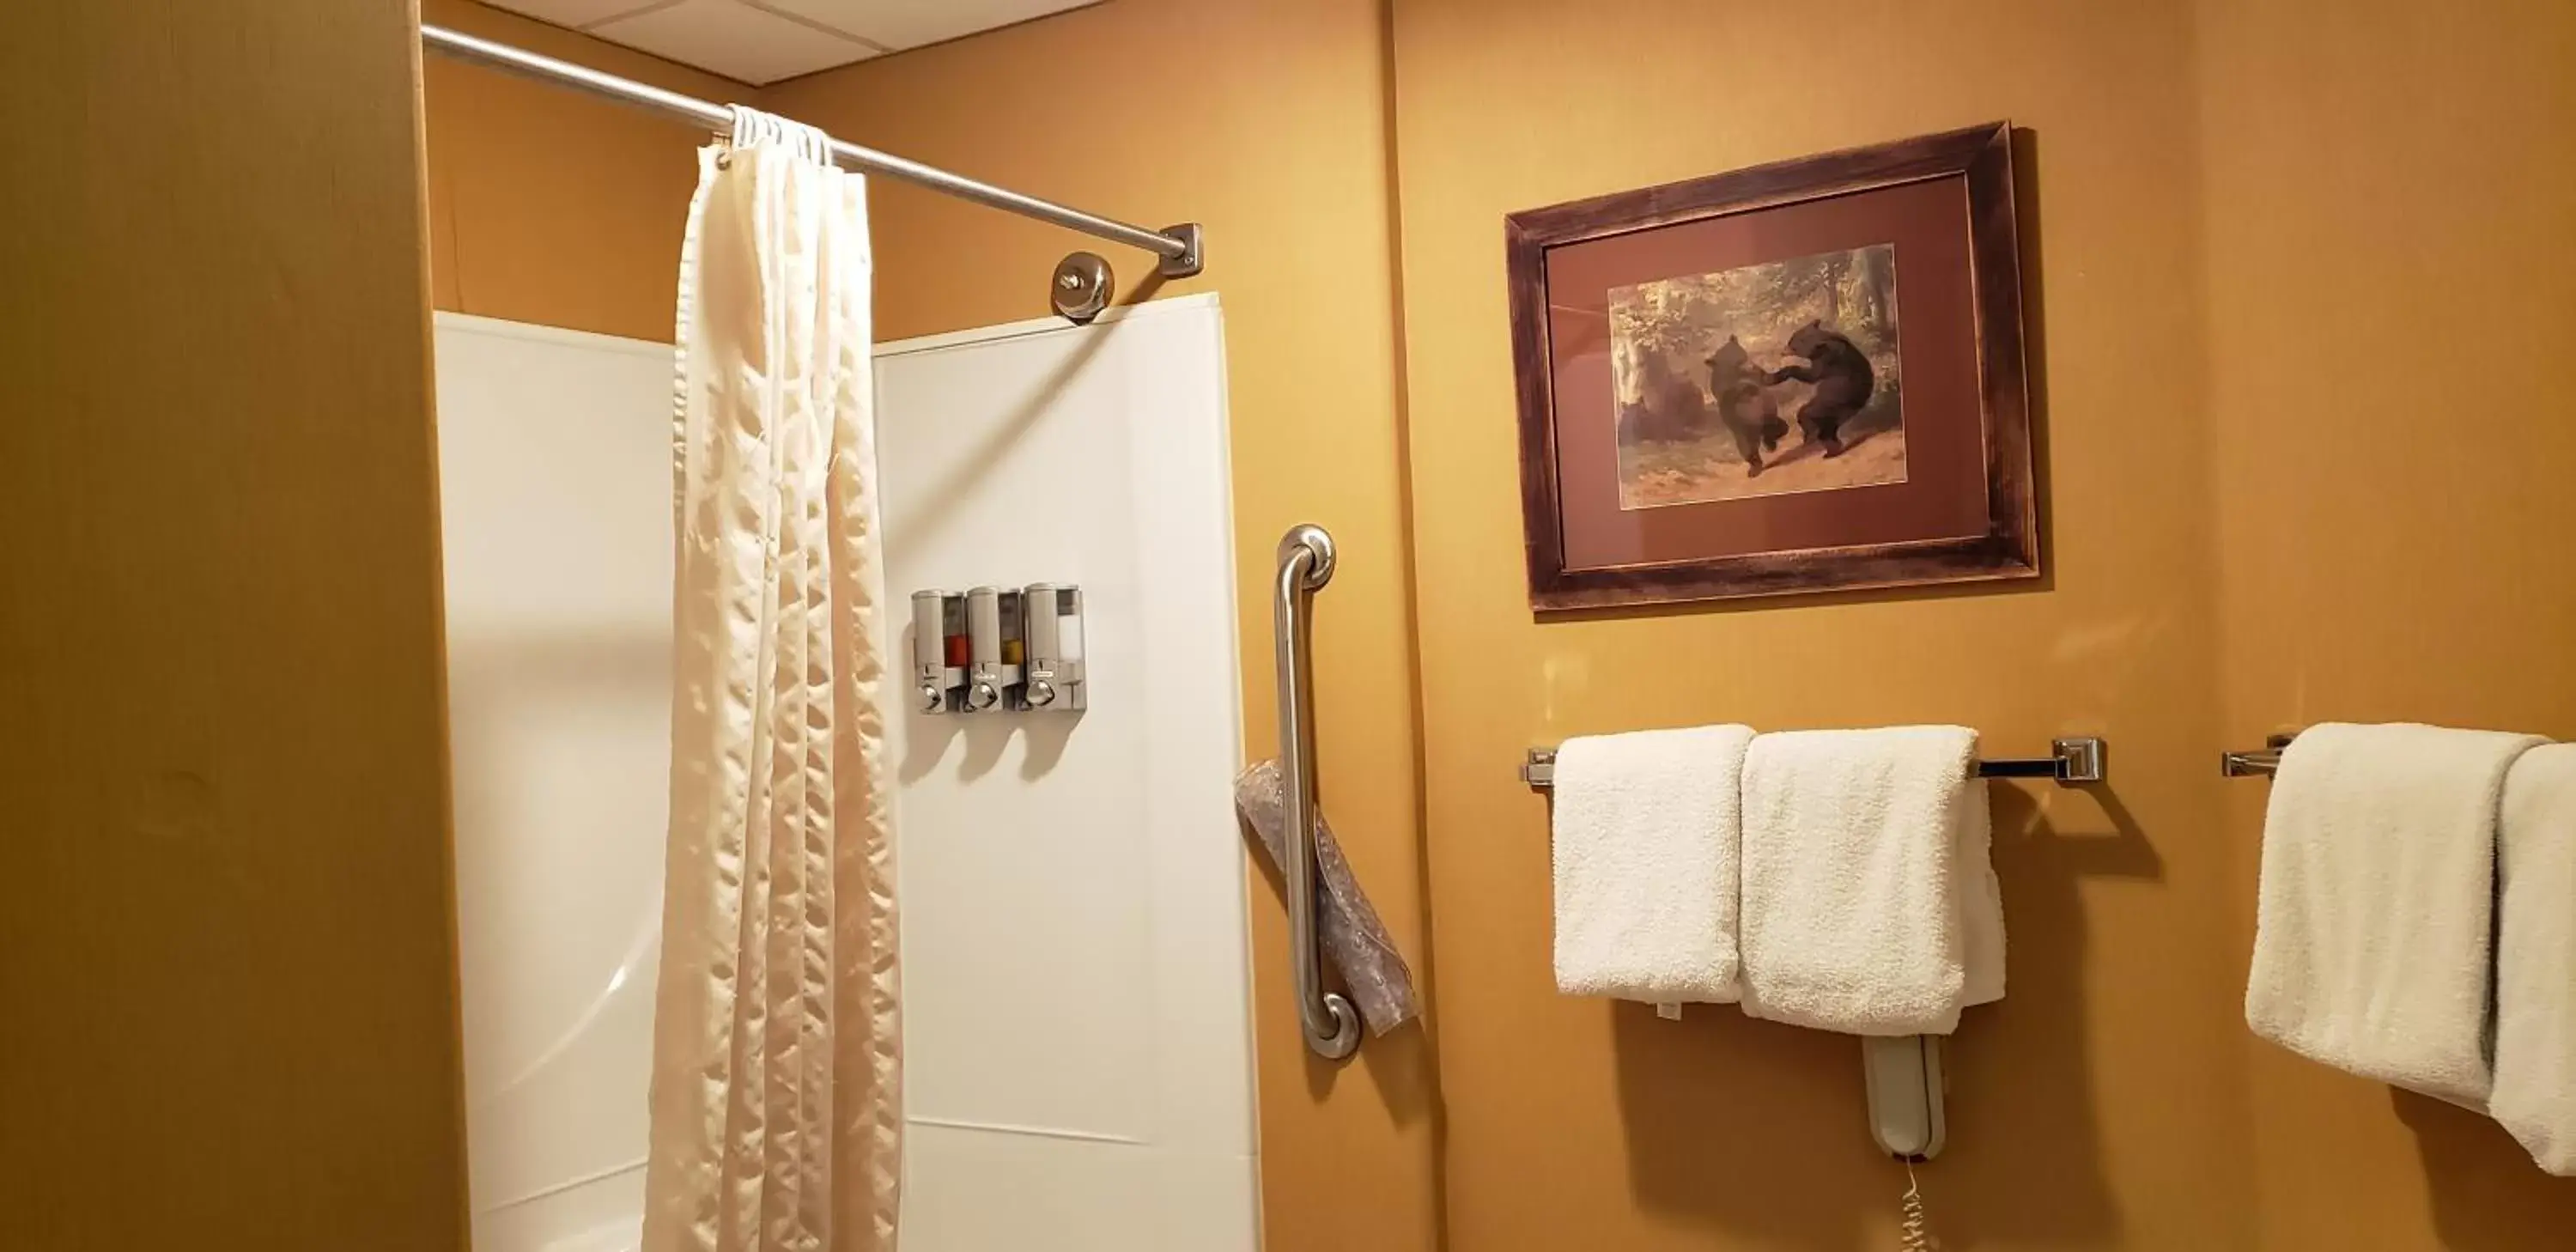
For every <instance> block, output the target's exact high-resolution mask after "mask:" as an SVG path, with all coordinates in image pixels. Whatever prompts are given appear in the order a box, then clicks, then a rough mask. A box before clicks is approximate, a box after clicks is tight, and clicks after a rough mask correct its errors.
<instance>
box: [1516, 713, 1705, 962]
mask: <svg viewBox="0 0 2576 1252" xmlns="http://www.w3.org/2000/svg"><path fill="white" fill-rule="evenodd" d="M1752 739H1753V731H1752V730H1751V728H1749V727H1744V726H1700V727H1693V728H1691V729H1687V730H1648V731H1639V732H1635V733H1631V734H1624V735H1598V736H1587V737H1583V738H1577V739H1568V740H1566V741H1565V743H1564V744H1562V745H1560V746H1559V747H1558V748H1557V750H1556V781H1555V784H1554V789H1555V797H1556V798H1555V819H1554V825H1555V844H1556V849H1555V862H1556V986H1557V989H1558V990H1560V991H1563V992H1565V993H1566V994H1568V995H1586V996H1615V997H1618V998H1620V999H1626V1000H1642V1001H1645V1002H1647V1003H1651V1004H1678V1003H1683V1002H1686V1001H1687V1002H1691V1003H1700V1004H1731V1003H1734V1002H1735V1000H1736V998H1737V996H1738V994H1739V991H1738V983H1737V981H1736V955H1735V860H1736V848H1737V846H1738V844H1739V842H1740V839H1741V836H1740V833H1739V826H1738V821H1737V813H1738V811H1739V810H1738V805H1737V792H1736V780H1737V779H1738V778H1739V777H1741V775H1742V773H1743V768H1744V746H1745V745H1746V744H1747V743H1750V742H1751V741H1752Z"/></svg>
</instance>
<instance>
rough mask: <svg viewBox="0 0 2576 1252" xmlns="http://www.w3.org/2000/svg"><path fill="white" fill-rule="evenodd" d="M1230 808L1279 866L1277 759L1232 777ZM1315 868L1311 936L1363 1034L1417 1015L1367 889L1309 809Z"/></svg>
mask: <svg viewBox="0 0 2576 1252" xmlns="http://www.w3.org/2000/svg"><path fill="white" fill-rule="evenodd" d="M1234 812H1235V816H1237V817H1239V818H1241V819H1242V820H1243V824H1244V825H1246V826H1249V827H1251V828H1252V833H1253V835H1254V836H1255V837H1256V838H1257V839H1258V840H1259V841H1260V843H1261V850H1262V851H1264V852H1266V853H1268V854H1269V855H1270V863H1271V864H1272V865H1284V864H1285V862H1284V860H1283V858H1284V857H1285V855H1286V852H1285V849H1286V847H1287V839H1288V826H1287V793H1286V791H1285V786H1284V784H1283V783H1282V781H1281V779H1280V777H1279V762H1277V761H1263V762H1261V763H1259V764H1257V765H1254V766H1253V767H1251V768H1250V769H1247V770H1245V771H1243V773H1242V774H1241V775H1240V776H1238V777H1237V778H1236V779H1235V780H1234ZM1315 866H1316V868H1317V869H1319V870H1321V871H1322V874H1321V876H1320V877H1321V881H1322V883H1323V887H1324V898H1323V902H1322V903H1323V907H1322V908H1320V909H1318V910H1316V918H1315V930H1316V934H1317V938H1318V941H1319V942H1320V943H1321V944H1322V945H1323V949H1324V959H1325V960H1326V961H1328V962H1330V963H1331V964H1332V966H1333V968H1334V969H1335V970H1336V971H1338V972H1339V973H1340V974H1341V976H1342V985H1343V986H1344V987H1346V988H1348V989H1349V991H1350V993H1351V1003H1352V1004H1353V1005H1354V1006H1355V1007H1357V1008H1358V1009H1359V1011H1360V1020H1361V1021H1364V1022H1366V1023H1368V1028H1369V1033H1370V1034H1373V1035H1383V1034H1385V1033H1386V1032H1388V1031H1390V1030H1393V1029H1395V1028H1396V1027H1398V1026H1401V1025H1403V1024H1404V1023H1405V1022H1407V1021H1410V1020H1412V1019H1413V1018H1414V1017H1416V1016H1419V1015H1420V1013H1421V1007H1420V1005H1419V1004H1418V1003H1416V1001H1415V998H1414V993H1413V970H1412V968H1411V967H1409V966H1407V965H1406V964H1405V963H1404V953H1402V952H1400V951H1397V950H1396V946H1395V940H1394V939H1392V938H1390V937H1388V935H1387V933H1386V924H1385V923H1383V922H1380V921H1379V920H1378V916H1377V909H1376V907H1375V906H1373V905H1371V904H1370V903H1369V898H1368V893H1367V892H1365V891H1362V890H1360V884H1359V879H1358V878H1357V877H1356V876H1354V875H1353V874H1352V873H1351V863H1350V862H1349V861H1348V860H1347V859H1345V858H1344V857H1343V856H1342V845H1341V842H1340V841H1339V840H1337V839H1335V838H1333V827H1332V824H1331V823H1329V822H1327V821H1325V820H1324V815H1323V814H1322V813H1320V812H1318V813H1317V814H1315Z"/></svg>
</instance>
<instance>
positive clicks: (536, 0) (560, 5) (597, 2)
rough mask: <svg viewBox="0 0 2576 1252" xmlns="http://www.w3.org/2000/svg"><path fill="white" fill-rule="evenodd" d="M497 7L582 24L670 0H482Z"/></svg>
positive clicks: (542, 19)
mask: <svg viewBox="0 0 2576 1252" xmlns="http://www.w3.org/2000/svg"><path fill="white" fill-rule="evenodd" d="M483 2H484V3H486V4H489V5H491V6H492V7H493V8H496V9H508V10H509V11H511V12H513V13H525V14H527V15H528V16H530V17H533V18H535V19H537V20H538V21H540V22H552V23H553V24H555V25H557V26H571V27H576V28H578V27H583V26H588V25H590V24H592V23H594V22H605V21H607V20H608V19H610V18H613V17H624V16H626V15H627V14H630V13H640V12H643V11H644V10H646V9H658V8H660V7H662V6H663V5H665V4H668V3H670V2H671V0H483Z"/></svg>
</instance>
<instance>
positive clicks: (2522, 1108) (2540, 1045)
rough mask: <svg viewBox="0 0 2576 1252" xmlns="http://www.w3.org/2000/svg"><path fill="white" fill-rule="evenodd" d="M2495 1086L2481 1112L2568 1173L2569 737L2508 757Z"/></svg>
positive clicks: (2573, 942) (2571, 1063) (2574, 806)
mask: <svg viewBox="0 0 2576 1252" xmlns="http://www.w3.org/2000/svg"><path fill="white" fill-rule="evenodd" d="M2496 833H2497V863H2496V873H2497V876H2498V877H2499V878H2500V879H2501V880H2502V884H2503V886H2502V890H2500V891H2499V892H2498V893H2497V905H2496V907H2497V908H2498V909H2499V910H2501V912H2500V914H2499V916H2498V917H2497V919H2496V921H2497V925H2496V962H2495V966H2496V989H2495V996H2496V1032H2495V1091H2494V1093H2493V1094H2492V1095H2490V1096H2488V1098H2487V1111H2488V1112H2489V1113H2492V1114H2494V1116H2495V1119H2496V1120H2497V1121H2498V1122H2501V1123H2503V1125H2504V1128H2505V1129H2506V1130H2508V1131H2511V1132H2513V1137H2514V1138H2515V1139H2518V1140H2520V1141H2521V1142H2522V1146H2523V1147H2524V1148H2525V1149H2527V1150H2529V1151H2530V1153H2531V1159H2532V1160H2534V1161H2537V1162H2539V1163H2540V1167H2541V1168H2542V1169H2545V1170H2548V1171H2549V1172H2550V1173H2553V1174H2556V1175H2558V1176H2560V1177H2562V1178H2565V1177H2576V744H2565V743H2562V744H2553V745H2550V746H2548V747H2541V748H2533V749H2532V750H2531V751H2529V752H2526V753H2523V754H2522V759H2521V760H2519V761H2516V762H2514V766H2513V772H2512V773H2511V774H2509V775H2507V776H2506V779H2505V786H2504V817H2503V821H2502V822H2501V823H2500V825H2499V827H2498V829H2497V832H2496Z"/></svg>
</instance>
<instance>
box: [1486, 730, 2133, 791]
mask: <svg viewBox="0 0 2576 1252" xmlns="http://www.w3.org/2000/svg"><path fill="white" fill-rule="evenodd" d="M2107 750H2108V746H2107V745H2106V744H2104V743H2103V741H2102V740H2101V739H2099V738H2095V737H2092V736H2085V737H2082V738H2075V739H2056V740H2051V741H2050V743H2049V754H2048V755H2047V756H2042V757H2018V758H2005V759H2002V760H1993V761H1979V762H1977V777H1979V778H2048V779H2054V780H2056V781H2057V782H2058V783H2059V784H2060V785H2061V786H2068V787H2077V786H2082V785H2084V784H2086V783H2098V782H2100V781H2102V758H2103V755H2104V753H2105V752H2106V751H2107ZM1521 781H1522V782H1525V783H1528V784H1529V785H1530V786H1531V787H1533V788H1536V789H1538V790H1541V791H1544V790H1546V789H1548V788H1550V787H1553V786H1555V785H1556V749H1554V748H1532V749H1530V750H1529V759H1528V760H1527V761H1525V762H1523V763H1522V765H1521Z"/></svg>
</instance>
